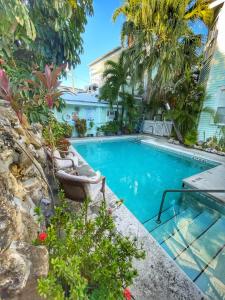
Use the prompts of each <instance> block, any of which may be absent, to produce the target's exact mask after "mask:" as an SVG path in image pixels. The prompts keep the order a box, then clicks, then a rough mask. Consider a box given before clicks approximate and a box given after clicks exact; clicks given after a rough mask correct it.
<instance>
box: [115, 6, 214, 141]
mask: <svg viewBox="0 0 225 300" xmlns="http://www.w3.org/2000/svg"><path fill="white" fill-rule="evenodd" d="M208 4H209V1H208V0H194V1H192V0H161V1H157V0H127V1H125V2H124V4H123V5H122V6H121V7H120V8H118V9H117V10H116V11H115V13H114V19H116V18H117V17H118V15H120V14H123V15H124V16H125V17H126V22H129V23H130V22H133V26H131V25H129V30H127V27H126V26H125V28H123V31H122V37H123V38H124V36H125V37H126V34H124V31H125V30H126V31H127V34H128V37H127V41H129V40H130V36H131V37H132V40H133V43H132V45H131V46H130V45H129V46H130V47H129V48H133V50H132V51H133V58H134V64H135V65H139V64H140V63H142V64H144V69H143V72H144V73H145V77H147V84H146V89H145V90H146V93H145V100H146V102H147V103H149V101H150V99H152V97H153V95H154V97H155V98H156V96H157V97H158V99H159V101H161V103H164V104H165V103H166V102H167V94H168V92H170V90H171V89H173V86H174V84H175V81H176V79H177V78H179V76H181V74H182V73H184V71H185V70H187V69H191V68H192V67H193V66H194V65H196V64H197V61H198V59H197V58H198V57H199V55H198V52H199V51H198V50H199V49H200V47H201V37H200V36H199V35H197V36H196V35H195V34H194V32H193V31H192V29H191V26H190V24H191V23H193V22H196V21H199V20H201V21H203V22H204V23H205V24H207V25H208V24H210V22H211V21H212V17H213V14H212V11H211V10H210V9H209V6H208ZM132 30H133V31H132ZM126 31H125V33H126ZM188 48H189V49H188ZM188 51H190V53H191V54H193V55H192V57H191V54H188ZM127 52H130V49H128V50H127ZM188 55H189V58H188V59H187V56H188ZM162 100H163V101H162ZM166 107H168V106H166ZM175 128H176V126H175ZM177 135H178V138H179V139H180V140H181V139H182V138H181V135H180V134H179V132H178V131H177Z"/></svg>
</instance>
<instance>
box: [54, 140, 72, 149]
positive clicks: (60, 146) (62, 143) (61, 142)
mask: <svg viewBox="0 0 225 300" xmlns="http://www.w3.org/2000/svg"><path fill="white" fill-rule="evenodd" d="M56 146H57V148H58V149H59V150H62V151H68V150H69V147H70V142H69V141H68V140H67V139H65V138H63V139H61V140H59V141H58V142H57V144H56Z"/></svg>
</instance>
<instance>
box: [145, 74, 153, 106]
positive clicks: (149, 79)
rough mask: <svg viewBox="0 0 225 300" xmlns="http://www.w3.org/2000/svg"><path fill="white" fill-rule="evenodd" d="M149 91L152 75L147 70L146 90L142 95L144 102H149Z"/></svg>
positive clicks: (150, 89)
mask: <svg viewBox="0 0 225 300" xmlns="http://www.w3.org/2000/svg"><path fill="white" fill-rule="evenodd" d="M151 91H152V75H151V73H149V72H148V76H147V87H146V92H145V96H144V101H145V103H149V101H150V96H151Z"/></svg>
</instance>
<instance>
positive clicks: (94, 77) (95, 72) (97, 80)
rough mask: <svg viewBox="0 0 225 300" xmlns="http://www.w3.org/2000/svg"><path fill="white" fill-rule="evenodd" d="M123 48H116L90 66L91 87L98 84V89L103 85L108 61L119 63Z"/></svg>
mask: <svg viewBox="0 0 225 300" xmlns="http://www.w3.org/2000/svg"><path fill="white" fill-rule="evenodd" d="M122 51H123V50H122V47H121V46H120V47H116V48H114V49H113V50H111V51H109V52H107V53H106V54H104V55H102V56H100V57H99V58H97V59H95V60H94V61H93V62H91V63H90V64H89V75H90V83H91V85H94V84H96V85H97V86H98V87H101V86H102V85H103V83H104V82H103V78H102V75H103V72H104V70H105V63H106V62H107V60H113V61H118V59H119V56H120V54H121V53H122Z"/></svg>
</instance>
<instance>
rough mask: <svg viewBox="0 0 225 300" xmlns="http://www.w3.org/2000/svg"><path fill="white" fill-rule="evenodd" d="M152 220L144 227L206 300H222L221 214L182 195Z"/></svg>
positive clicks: (224, 241) (224, 248)
mask: <svg viewBox="0 0 225 300" xmlns="http://www.w3.org/2000/svg"><path fill="white" fill-rule="evenodd" d="M155 220H156V216H155V217H153V218H151V219H150V220H146V221H145V222H144V226H145V227H146V229H147V230H148V231H149V232H150V233H151V235H152V236H153V237H154V238H155V239H156V240H157V241H158V243H159V244H160V245H161V247H162V248H163V249H164V250H165V251H166V252H167V253H168V254H169V255H170V256H171V258H172V259H173V260H174V261H175V262H176V263H177V264H178V265H179V266H180V268H181V269H182V270H183V271H184V272H185V273H186V274H187V275H188V276H189V277H190V278H191V279H192V280H193V281H194V282H195V283H196V285H197V286H198V287H199V288H200V289H201V290H202V291H203V292H204V293H205V294H206V295H207V296H208V297H209V299H213V300H217V299H218V300H221V299H225V271H224V270H225V269H224V268H225V217H224V215H223V214H221V213H220V212H219V211H217V210H215V209H213V208H210V207H208V206H207V205H206V204H205V203H202V202H200V201H197V200H196V199H194V198H193V197H189V196H188V195H186V196H185V197H182V198H181V200H180V201H179V202H178V203H175V204H174V205H172V206H170V207H167V208H166V209H165V210H164V211H163V213H162V217H161V221H162V222H161V223H160V224H157V223H156V222H155ZM221 264H223V266H222V265H221ZM212 283H213V284H212Z"/></svg>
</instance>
